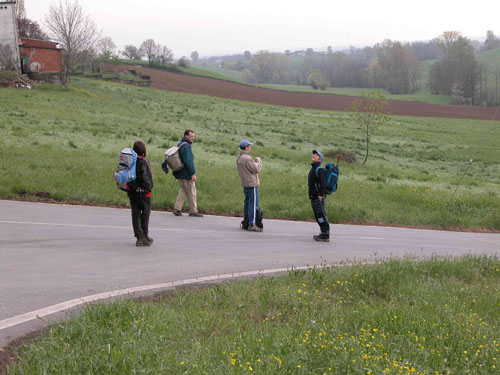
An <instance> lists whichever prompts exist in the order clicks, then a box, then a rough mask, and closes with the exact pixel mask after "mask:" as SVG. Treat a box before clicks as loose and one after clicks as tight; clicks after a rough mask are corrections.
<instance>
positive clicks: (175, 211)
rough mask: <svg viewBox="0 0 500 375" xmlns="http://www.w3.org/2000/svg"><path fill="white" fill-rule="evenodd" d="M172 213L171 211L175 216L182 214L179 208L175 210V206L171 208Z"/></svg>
mask: <svg viewBox="0 0 500 375" xmlns="http://www.w3.org/2000/svg"><path fill="white" fill-rule="evenodd" d="M172 213H173V214H174V215H175V216H182V212H180V211H179V210H176V209H175V208H174V209H173V211H172Z"/></svg>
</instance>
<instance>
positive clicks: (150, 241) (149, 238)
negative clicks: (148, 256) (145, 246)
mask: <svg viewBox="0 0 500 375" xmlns="http://www.w3.org/2000/svg"><path fill="white" fill-rule="evenodd" d="M146 241H148V242H149V244H150V245H151V244H152V243H153V242H155V240H153V239H152V238H151V237H149V236H148V235H147V234H146Z"/></svg>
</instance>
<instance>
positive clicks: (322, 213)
mask: <svg viewBox="0 0 500 375" xmlns="http://www.w3.org/2000/svg"><path fill="white" fill-rule="evenodd" d="M311 207H312V209H313V212H314V218H315V219H316V222H317V223H318V224H319V227H320V229H321V234H326V235H328V236H329V235H330V223H328V216H327V215H326V198H325V197H323V199H319V198H317V197H316V198H313V199H311Z"/></svg>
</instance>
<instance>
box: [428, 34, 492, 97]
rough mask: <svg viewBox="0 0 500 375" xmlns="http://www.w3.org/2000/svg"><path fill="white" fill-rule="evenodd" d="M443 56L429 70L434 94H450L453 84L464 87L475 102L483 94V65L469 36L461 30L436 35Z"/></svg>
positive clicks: (466, 93)
mask: <svg viewBox="0 0 500 375" xmlns="http://www.w3.org/2000/svg"><path fill="white" fill-rule="evenodd" d="M435 41H436V43H437V44H438V46H439V47H440V48H441V50H442V51H443V53H444V56H443V57H442V58H441V59H440V60H439V61H437V62H435V63H434V64H433V65H432V67H431V70H430V74H429V84H430V87H431V92H432V93H433V94H445V95H451V94H452V88H453V87H455V90H457V89H459V90H461V91H463V95H464V98H466V99H467V100H468V101H469V102H470V104H472V105H474V104H476V103H477V102H478V101H481V97H482V96H483V94H482V90H481V89H480V86H481V83H482V82H483V79H484V78H485V77H483V75H484V67H483V66H482V65H481V64H479V63H478V62H477V61H476V58H475V54H474V49H473V47H472V45H471V44H470V41H469V39H467V38H465V37H463V36H462V34H461V33H459V32H458V31H446V32H444V33H443V34H442V35H440V36H439V37H438V38H436V39H435Z"/></svg>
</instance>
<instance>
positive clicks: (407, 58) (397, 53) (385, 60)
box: [372, 39, 420, 94]
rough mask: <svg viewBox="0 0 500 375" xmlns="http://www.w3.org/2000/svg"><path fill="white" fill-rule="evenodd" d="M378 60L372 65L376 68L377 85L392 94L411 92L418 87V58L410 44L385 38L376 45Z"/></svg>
mask: <svg viewBox="0 0 500 375" xmlns="http://www.w3.org/2000/svg"><path fill="white" fill-rule="evenodd" d="M375 50H376V53H377V60H376V62H375V64H373V66H372V70H373V69H376V72H374V74H375V75H376V77H377V83H376V87H382V88H385V89H387V90H389V91H390V92H391V94H410V93H412V92H414V91H415V90H416V89H417V87H416V86H417V82H419V73H420V70H419V65H418V59H417V57H416V56H415V53H414V52H413V48H412V47H411V46H410V45H409V44H402V43H401V42H398V41H392V40H389V39H387V40H385V41H384V42H383V43H381V44H377V45H376V46H375Z"/></svg>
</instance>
